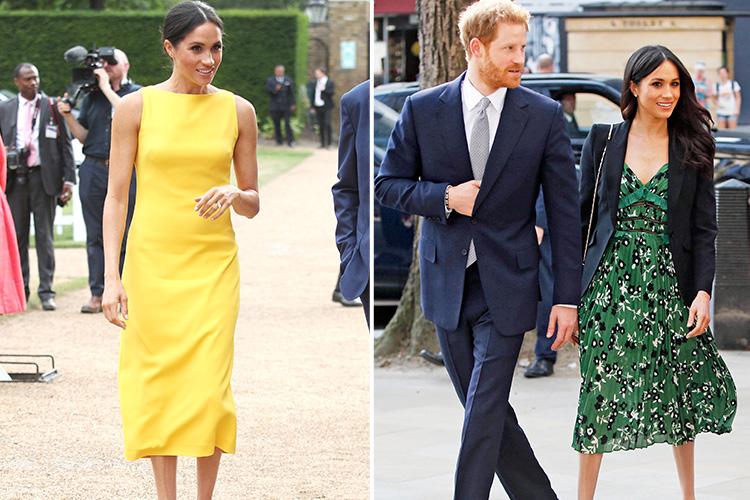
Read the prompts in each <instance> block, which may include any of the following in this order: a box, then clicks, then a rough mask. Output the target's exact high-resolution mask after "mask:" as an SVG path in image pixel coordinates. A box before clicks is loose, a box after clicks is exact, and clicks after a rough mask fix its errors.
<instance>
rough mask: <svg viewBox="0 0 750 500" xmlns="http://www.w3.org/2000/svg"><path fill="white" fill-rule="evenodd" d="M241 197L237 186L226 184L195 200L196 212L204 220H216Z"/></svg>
mask: <svg viewBox="0 0 750 500" xmlns="http://www.w3.org/2000/svg"><path fill="white" fill-rule="evenodd" d="M239 195H240V190H239V188H237V187H236V186H232V185H231V184H226V185H224V186H217V187H213V188H211V189H209V190H208V191H206V194H204V195H203V196H199V197H197V198H195V201H196V204H195V211H196V212H198V215H200V216H201V217H203V218H204V219H208V218H209V217H210V218H211V220H216V219H218V218H219V217H221V216H222V214H224V212H226V211H227V210H228V209H229V207H230V206H231V205H232V203H234V200H236V199H237V197H238V196H239Z"/></svg>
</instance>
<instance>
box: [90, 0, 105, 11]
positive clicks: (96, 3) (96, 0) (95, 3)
mask: <svg viewBox="0 0 750 500" xmlns="http://www.w3.org/2000/svg"><path fill="white" fill-rule="evenodd" d="M105 3H106V0H89V6H90V7H91V9H92V10H104V4H105Z"/></svg>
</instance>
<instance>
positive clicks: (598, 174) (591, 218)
mask: <svg viewBox="0 0 750 500" xmlns="http://www.w3.org/2000/svg"><path fill="white" fill-rule="evenodd" d="M613 127H614V125H613V124H610V125H609V133H608V134H607V142H605V143H604V150H603V151H602V157H601V159H600V160H599V168H598V169H597V170H596V178H595V180H594V195H593V197H592V199H591V213H590V214H589V227H588V229H587V230H586V241H585V242H584V245H583V263H586V254H587V253H588V250H589V238H591V224H592V223H593V222H594V210H595V208H596V194H597V192H598V190H599V179H600V177H601V174H602V167H603V166H604V156H605V155H606V154H607V145H608V144H609V140H610V139H611V138H612V128H613Z"/></svg>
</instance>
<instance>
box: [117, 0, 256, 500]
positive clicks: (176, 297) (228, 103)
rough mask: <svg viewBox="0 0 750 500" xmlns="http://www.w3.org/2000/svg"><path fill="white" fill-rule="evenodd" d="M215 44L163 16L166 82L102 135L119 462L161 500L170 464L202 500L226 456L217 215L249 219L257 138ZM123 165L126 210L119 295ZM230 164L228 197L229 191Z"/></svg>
mask: <svg viewBox="0 0 750 500" xmlns="http://www.w3.org/2000/svg"><path fill="white" fill-rule="evenodd" d="M222 34H223V24H222V21H221V19H220V18H219V17H218V16H217V14H216V12H215V11H214V10H213V9H212V8H211V7H210V6H208V5H206V4H204V3H202V2H183V3H180V4H178V5H176V6H174V7H173V8H172V9H171V10H170V11H169V12H168V13H167V15H166V17H165V19H164V26H163V29H162V39H163V46H164V50H165V52H166V53H167V55H168V56H169V57H170V59H172V62H173V69H172V75H171V76H170V77H169V79H168V80H166V81H164V82H162V83H159V84H157V85H154V86H151V87H145V88H143V89H141V90H140V91H138V92H135V93H133V94H131V95H128V96H126V97H125V98H124V99H123V100H122V101H121V103H120V104H119V105H118V107H117V109H116V111H115V115H114V119H113V125H112V149H111V154H110V166H109V187H108V194H107V199H106V202H105V205H104V253H105V290H104V297H103V309H104V313H105V316H106V318H107V320H108V321H110V322H111V323H113V324H115V325H117V326H119V327H121V328H122V329H123V330H122V335H121V341H120V368H119V386H120V406H121V410H122V422H123V433H124V439H125V457H126V458H127V459H129V460H135V459H138V458H142V457H150V458H151V463H152V466H153V470H154V477H155V482H156V490H157V494H158V497H159V499H175V498H176V467H177V456H193V457H198V458H197V482H198V485H197V487H198V498H199V499H210V498H211V496H212V492H213V488H214V484H215V482H216V475H217V472H218V467H219V462H220V458H221V454H222V453H234V449H235V437H236V417H235V404H234V398H233V397H232V391H231V387H230V379H231V375H232V358H233V349H234V328H235V323H236V320H237V314H238V309H239V265H238V261H237V245H236V243H235V238H234V230H233V228H232V223H231V219H230V211H229V208H230V207H232V208H233V209H234V211H235V212H236V213H237V214H239V215H243V216H246V217H254V216H255V215H256V214H257V213H258V210H259V198H258V181H257V170H258V167H257V160H256V137H257V126H256V117H255V110H254V109H253V107H252V105H251V104H250V103H249V102H247V101H246V100H244V99H242V98H241V97H238V96H235V95H233V94H232V93H230V92H228V91H225V90H221V89H218V88H216V87H214V86H213V85H211V81H212V80H213V78H214V76H215V75H216V71H217V70H218V68H219V65H220V64H221V59H222ZM134 164H135V171H136V175H137V177H138V189H137V194H136V208H135V214H134V216H133V222H132V225H131V227H130V233H129V240H128V249H127V253H126V257H125V266H124V271H123V277H122V281H121V280H120V276H119V273H118V262H119V252H120V241H121V239H122V233H123V228H124V227H125V215H126V212H127V200H128V186H129V184H130V176H131V173H132V170H133V165H134ZM232 164H234V171H235V175H236V179H237V186H233V185H231V184H230V183H229V176H230V166H231V165H232ZM126 290H127V294H126Z"/></svg>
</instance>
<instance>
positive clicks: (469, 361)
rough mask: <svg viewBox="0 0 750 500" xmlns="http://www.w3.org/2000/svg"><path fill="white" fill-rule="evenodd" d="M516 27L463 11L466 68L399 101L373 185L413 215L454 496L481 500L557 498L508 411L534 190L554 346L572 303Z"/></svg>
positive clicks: (575, 242) (500, 16) (531, 282)
mask: <svg viewBox="0 0 750 500" xmlns="http://www.w3.org/2000/svg"><path fill="white" fill-rule="evenodd" d="M528 19H529V14H528V12H527V11H526V10H525V9H523V8H522V7H520V6H518V5H517V4H515V3H512V2H509V1H507V0H497V1H496V2H478V3H475V4H473V5H472V6H470V7H469V8H468V9H467V10H466V11H465V12H464V13H463V14H462V16H461V18H460V21H459V29H460V33H461V41H462V43H463V46H464V49H465V51H466V55H467V60H468V70H467V71H466V73H464V74H462V75H461V76H460V77H459V78H457V79H456V80H454V81H452V82H449V83H447V84H444V85H440V86H438V87H435V88H432V89H428V90H424V91H421V92H418V93H416V94H414V95H412V96H411V97H409V98H408V99H407V100H406V103H405V104H404V108H403V111H402V112H401V117H400V119H399V121H398V123H397V124H396V127H395V128H394V130H393V134H392V135H391V140H390V143H389V145H388V150H387V152H386V155H385V158H384V159H383V163H382V166H381V168H380V172H379V175H378V177H377V178H376V180H375V195H376V196H377V198H378V201H379V202H380V203H381V204H382V205H384V206H388V207H393V208H395V209H397V210H400V211H402V212H406V213H411V214H417V215H421V216H423V217H425V220H424V222H423V224H422V232H421V239H420V245H419V253H420V272H421V292H422V308H423V310H424V314H425V317H426V318H427V319H429V320H431V321H432V322H434V323H435V326H436V331H437V334H438V338H439V340H440V345H441V349H442V353H443V357H444V359H445V365H446V369H447V371H448V374H449V375H450V378H451V381H452V382H453V385H454V387H455V389H456V392H457V393H458V396H459V399H460V400H461V403H462V404H463V405H464V408H465V413H464V426H463V433H462V440H461V441H462V442H461V449H460V452H459V458H458V464H457V468H456V477H455V494H454V498H456V499H460V500H463V499H471V500H481V499H486V498H488V496H489V492H490V487H491V485H492V480H493V475H494V474H497V476H498V477H499V479H500V481H501V483H502V484H503V486H504V488H505V490H506V491H507V492H508V495H509V496H510V497H511V498H523V499H526V498H533V499H535V500H537V499H553V498H557V497H556V495H555V493H554V491H553V490H552V487H551V485H550V482H549V479H548V478H547V476H546V474H545V473H544V471H543V470H542V468H541V466H540V465H539V463H538V462H537V460H536V458H535V457H534V453H533V451H532V450H531V447H530V445H529V443H528V441H527V439H526V436H525V435H524V433H523V430H522V429H521V427H520V426H519V424H518V421H517V419H516V415H515V413H514V411H513V408H512V407H511V406H510V404H509V403H508V396H509V393H510V387H511V382H512V378H513V373H514V368H515V365H516V361H517V359H518V352H519V350H520V347H521V342H522V339H523V333H524V332H526V331H528V330H531V329H532V328H533V327H534V321H535V316H536V309H537V301H538V300H539V283H538V265H539V249H538V245H537V240H536V234H535V231H534V221H535V214H534V203H535V200H536V198H537V195H538V193H539V188H540V185H541V186H543V187H544V190H545V204H546V208H547V214H548V219H549V221H548V225H549V233H550V240H551V246H552V258H553V268H554V270H555V273H554V279H555V289H554V297H553V299H554V300H553V303H554V304H555V305H554V306H553V307H552V311H551V314H550V321H549V325H548V326H547V332H548V335H550V336H551V335H552V333H553V332H554V331H555V329H557V339H556V340H555V343H554V344H553V347H554V348H559V347H560V346H561V345H563V344H565V343H567V342H571V340H572V338H573V334H574V332H575V330H576V328H577V319H578V314H577V305H578V303H579V298H580V287H579V286H577V284H578V283H579V280H580V276H581V262H580V258H581V243H580V236H579V235H580V229H579V227H580V225H579V209H578V201H577V190H576V177H575V165H574V159H573V152H572V149H571V146H570V139H569V138H568V136H567V135H566V133H565V125H564V123H563V116H562V110H561V108H560V105H559V104H558V103H557V102H555V101H553V100H551V99H548V98H546V97H544V96H540V95H539V94H537V93H535V92H533V91H530V90H528V89H524V88H523V87H520V83H521V74H522V72H523V66H524V47H525V45H526V36H527V31H528ZM488 20H494V22H488ZM493 24H494V25H493Z"/></svg>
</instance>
